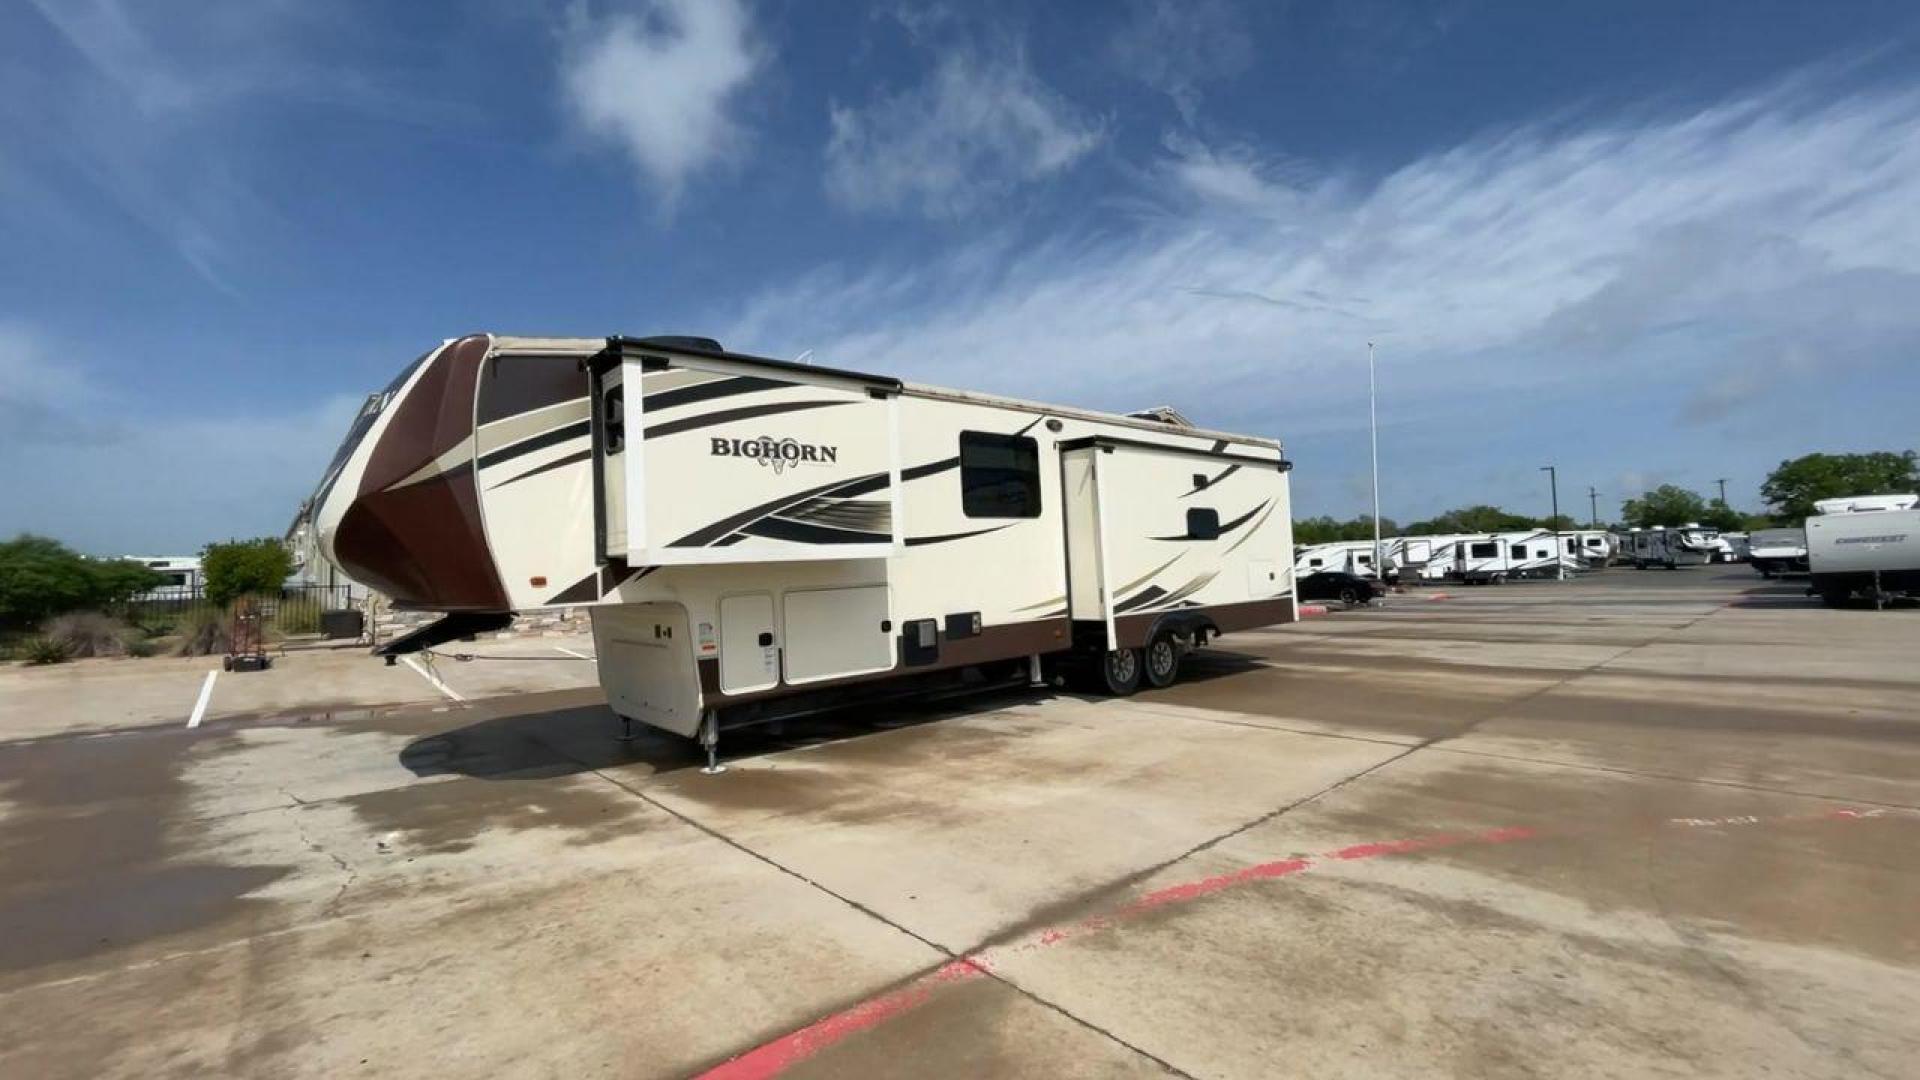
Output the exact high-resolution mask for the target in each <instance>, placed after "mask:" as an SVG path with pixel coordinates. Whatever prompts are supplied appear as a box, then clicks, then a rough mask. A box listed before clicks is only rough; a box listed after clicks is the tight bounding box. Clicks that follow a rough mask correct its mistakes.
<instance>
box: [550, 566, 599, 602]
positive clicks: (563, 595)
mask: <svg viewBox="0 0 1920 1080" xmlns="http://www.w3.org/2000/svg"><path fill="white" fill-rule="evenodd" d="M598 599H600V572H599V571H598V570H595V571H594V572H593V573H591V574H588V575H587V576H586V577H583V578H581V579H580V580H579V581H576V582H574V583H573V584H571V585H569V586H567V587H566V588H564V589H561V590H560V591H559V592H557V593H555V594H553V599H551V600H549V601H547V603H548V604H584V603H587V602H589V601H593V600H598Z"/></svg>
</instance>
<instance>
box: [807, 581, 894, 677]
mask: <svg viewBox="0 0 1920 1080" xmlns="http://www.w3.org/2000/svg"><path fill="white" fill-rule="evenodd" d="M782 603H783V605H784V607H785V614H786V620H785V621H786V626H787V637H786V643H785V646H784V648H785V652H784V660H783V663H784V664H785V667H786V675H787V682H789V683H803V682H813V681H815V680H818V679H832V678H837V677H840V676H843V675H863V674H866V673H868V672H873V671H885V670H887V669H888V668H891V667H892V666H893V632H892V627H891V626H890V625H889V613H888V611H887V587H886V586H885V585H860V586H855V587H853V588H848V589H805V590H799V591H789V592H788V593H787V594H786V595H785V597H783V598H782Z"/></svg>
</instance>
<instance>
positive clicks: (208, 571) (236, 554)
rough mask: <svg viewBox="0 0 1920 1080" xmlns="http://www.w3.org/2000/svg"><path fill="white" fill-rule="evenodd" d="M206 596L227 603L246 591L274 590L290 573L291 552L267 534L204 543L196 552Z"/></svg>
mask: <svg viewBox="0 0 1920 1080" xmlns="http://www.w3.org/2000/svg"><path fill="white" fill-rule="evenodd" d="M200 573H201V576H203V577H204V578H205V579H206V583H207V585H206V591H207V599H209V600H211V601H213V602H214V603H216V604H227V603H231V602H232V601H234V600H236V599H239V598H240V597H242V596H246V595H248V594H250V593H267V592H277V591H279V589H280V586H281V585H282V584H284V583H285V582H286V580H287V575H288V574H291V573H293V554H292V553H291V552H289V551H288V550H287V546H286V545H285V544H283V543H281V542H280V541H279V540H278V539H276V538H274V537H271V536H263V537H261V538H260V539H258V540H229V541H227V542H226V543H224V544H208V545H207V548H206V550H205V551H203V552H201V553H200Z"/></svg>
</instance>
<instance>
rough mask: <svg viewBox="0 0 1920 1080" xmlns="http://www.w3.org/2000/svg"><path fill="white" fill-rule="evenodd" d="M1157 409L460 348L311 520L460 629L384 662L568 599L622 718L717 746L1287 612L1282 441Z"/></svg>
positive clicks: (434, 365) (1133, 666) (556, 341)
mask: <svg viewBox="0 0 1920 1080" xmlns="http://www.w3.org/2000/svg"><path fill="white" fill-rule="evenodd" d="M1169 415H1170V414H1167V413H1155V414H1151V415H1149V416H1119V415H1113V414H1106V413H1095V412H1089V411H1084V410H1078V409H1070V408H1061V407H1055V406H1048V405H1038V404H1033V403H1028V402H1023V401H1015V400H1010V399H1006V398H998V397H990V396H986V395H980V394H972V393H965V392H959V391H952V390H942V389H937V388H932V387H924V386H917V385H910V384H905V383H902V382H900V381H899V380H897V379H893V378H888V377H885V376H876V375H866V374H860V373H857V372H849V371H839V370H834V369H831V368H822V367H814V366H807V365H797V364H791V363H786V362H782V361H777V360H767V359H763V358H759V357H752V356H745V355H741V354H736V353H729V352H726V351H724V350H722V349H721V348H720V346H719V345H718V344H717V343H715V342H712V341H710V340H707V339H701V338H664V337H661V338H637V339H636V338H621V337H616V338H519V337H503V336H494V335H474V336H470V337H463V338H456V339H453V340H450V341H447V342H445V343H444V344H442V345H441V346H440V347H438V348H436V349H434V350H431V351H430V352H428V353H427V354H426V355H424V356H422V357H420V358H419V359H418V360H416V361H415V362H414V364H413V365H412V366H410V367H409V368H408V369H407V370H406V371H405V372H403V373H402V374H401V376H400V377H399V378H398V379H396V380H395V381H394V383H393V384H392V385H391V386H389V387H387V389H386V390H384V391H383V392H381V393H380V394H376V395H374V396H372V397H370V398H369V399H368V401H367V405H366V407H365V408H364V409H363V410H362V413H361V415H360V416H359V417H358V418H357V419H356V421H355V423H354V426H353V429H352V430H351V431H350V432H349V434H348V437H347V439H346V441H345V443H344V444H343V445H342V446H341V448H340V452H339V454H338V455H337V456H336V458H335V460H334V461H333V463H332V464H331V466H330V467H329V469H328V472H327V474H326V476H325V478H324V479H323V481H322V483H321V487H320V490H319V491H318V492H317V493H316V495H315V498H314V502H313V505H314V508H315V509H314V521H315V528H316V531H317V533H318V536H319V539H320V544H321V549H322V551H323V552H324V553H325V555H326V556H327V558H329V559H330V560H332V561H333V562H334V563H336V564H337V565H338V566H339V567H341V568H342V569H343V570H344V571H345V572H346V573H347V574H348V575H350V576H352V577H354V578H356V579H357V580H359V581H361V582H364V583H366V584H368V585H370V586H373V587H375V588H377V589H379V590H381V591H382V592H384V593H386V594H387V595H388V596H390V597H391V598H392V599H393V601H394V603H395V604H396V605H397V606H400V607H406V608H414V609H420V610H430V611H438V612H446V613H448V616H449V617H448V619H445V620H442V622H441V623H440V624H436V626H434V627H429V628H428V629H427V630H425V631H422V632H420V633H418V634H416V635H413V636H411V637H409V638H405V639H401V640H400V641H397V642H394V643H391V644H389V645H388V646H386V647H385V651H386V652H387V653H388V654H389V655H392V654H394V653H397V652H403V651H407V650H412V649H417V648H422V647H427V646H430V645H432V644H435V643H437V642H439V641H445V640H449V639H450V638H451V637H454V636H458V635H460V634H464V633H470V632H472V631H473V630H475V629H479V628H485V627H489V626H494V625H504V624H505V623H506V621H507V620H508V619H509V618H510V617H511V613H515V612H524V611H528V610H531V609H537V608H552V607H587V608H589V609H590V613H591V617H592V621H593V627H594V636H595V642H596V647H597V653H598V656H597V659H598V662H599V669H600V678H601V682H602V685H603V686H604V687H605V689H606V691H607V696H608V701H609V703H610V704H611V705H612V707H613V709H614V711H615V712H617V713H619V714H620V715H621V716H622V717H624V718H627V719H630V720H637V721H641V722H644V723H648V724H652V725H654V726H657V727H661V728H664V729H666V730H669V731H674V732H678V733H680V734H682V735H688V736H695V735H698V736H701V737H703V738H705V739H706V740H707V741H708V743H709V744H711V743H712V741H713V738H714V736H715V735H716V734H717V732H718V731H719V729H720V728H721V727H722V726H725V725H728V724H732V723H742V722H750V721H752V720H756V719H765V718H769V717H773V716H778V715H788V714H791V713H793V712H796V711H802V710H805V709H810V708H817V707H819V705H820V704H821V703H823V702H830V701H835V700H844V699H846V697H847V696H848V695H850V694H853V693H865V692H868V691H874V690H898V689H900V688H902V687H903V686H907V685H912V684H918V683H922V682H928V681H940V679H952V678H955V677H958V676H959V675H960V674H961V673H962V672H968V673H970V674H971V673H977V672H979V671H981V670H985V671H987V672H989V673H991V674H999V675H1008V676H1011V675H1013V674H1015V673H1019V674H1021V675H1026V674H1033V673H1038V672H1039V671H1040V670H1041V668H1042V667H1043V665H1050V664H1054V663H1056V662H1068V663H1069V664H1071V662H1074V661H1078V662H1079V665H1080V666H1081V667H1084V668H1085V669H1086V670H1087V671H1088V672H1089V673H1090V675H1091V677H1092V678H1093V679H1094V680H1095V682H1096V683H1097V684H1098V685H1100V686H1101V687H1103V688H1105V689H1107V690H1109V691H1111V692H1115V693H1126V692H1130V691H1131V690H1132V689H1133V688H1134V687H1135V686H1137V685H1139V684H1140V683H1141V682H1143V681H1145V682H1148V683H1151V684H1155V685H1165V684H1166V683H1167V682H1171V681H1172V680H1173V679H1174V678H1175V677H1177V674H1178V664H1179V659H1180V657H1181V655H1182V654H1183V653H1184V652H1185V651H1186V650H1188V649H1190V648H1192V647H1194V646H1196V645H1198V644H1201V643H1204V642H1205V641H1206V640H1207V639H1209V638H1210V637H1212V636H1213V635H1216V634H1220V633H1225V632H1229V631H1233V630H1240V629H1245V628H1249V627H1255V626H1264V625H1269V624H1273V623H1282V622H1288V621H1291V620H1292V619H1294V618H1295V617H1296V615H1297V609H1296V606H1295V601H1294V590H1293V569H1292V567H1293V560H1292V556H1291V552H1292V523H1291V513H1290V502H1289V483H1288V481H1289V477H1288V470H1289V468H1290V464H1289V463H1288V462H1287V460H1286V457H1285V455H1284V453H1283V451H1282V448H1281V446H1280V444H1279V443H1277V442H1275V441H1273V440H1270V439H1263V438H1255V437H1249V436H1243V435H1230V434H1223V433H1218V432H1211V431H1202V430H1199V429H1196V428H1192V427H1189V426H1185V425H1184V424H1180V423H1177V422H1169V419H1168V418H1167V417H1168V416H1169ZM929 676H937V677H939V678H936V679H929V678H928V677H929Z"/></svg>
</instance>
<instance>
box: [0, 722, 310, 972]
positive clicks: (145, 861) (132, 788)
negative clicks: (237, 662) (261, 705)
mask: <svg viewBox="0 0 1920 1080" xmlns="http://www.w3.org/2000/svg"><path fill="white" fill-rule="evenodd" d="M240 749H241V746H240V744H239V742H238V740H235V739H231V738H230V737H226V736H218V735H216V736H213V737H211V738H206V737H201V738H195V737H193V736H190V735H187V734H185V733H179V732H173V733H167V734H159V733H153V734H147V735H130V736H126V737H117V738H113V739H98V740H92V741H66V740H63V741H57V742H43V743H39V744H35V745H11V746H6V747H0V799H4V800H5V801H6V803H7V804H8V810H7V813H6V814H5V816H4V817H0V867H5V871H6V872H5V875H4V877H0V971H4V972H23V971H27V970H31V969H36V968H42V967H46V966H49V965H55V964H61V963H65V962H70V961H77V960H84V959H86V958H89V957H92V956H96V955H99V954H102V953H107V952H112V951H115V950H120V949H125V948H128V947H131V946H133V945H136V944H139V943H141V942H145V941H148V940H151V939H155V938H160V937H165V936H169V935H176V934H181V933H185V932H187V931H191V930H195V929H198V928H203V927H207V926H211V925H214V924H217V923H221V922H224V921H228V920H234V919H240V918H244V917H245V916H246V914H247V913H248V912H249V910H250V909H254V908H258V907H263V906H265V905H266V904H267V902H266V901H254V900H248V899H245V897H246V894H248V893H250V892H253V891H255V890H258V889H260V888H262V887H264V886H266V885H267V884H269V883H271V882H273V881H275V880H277V879H279V878H280V877H282V876H284V875H285V874H287V873H289V872H290V871H291V870H292V869H293V867H292V866H291V865H286V866H226V865H221V864H218V863H208V862H197V861H187V860H186V859H185V858H184V856H186V855H187V853H188V852H190V851H191V850H192V848H193V839H194V837H195V835H196V833H197V831H198V830H197V829H196V828H195V826H194V825H193V824H192V823H191V822H190V821H189V820H187V819H188V816H189V813H190V809H191V808H190V806H189V795H190V792H189V785H188V784H187V782H186V781H185V780H184V779H183V773H184V771H185V770H186V768H187V767H188V766H189V765H190V764H191V763H192V762H193V761H194V760H204V759H205V758H206V757H207V756H208V755H213V754H223V753H232V752H236V751H238V750H240Z"/></svg>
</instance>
